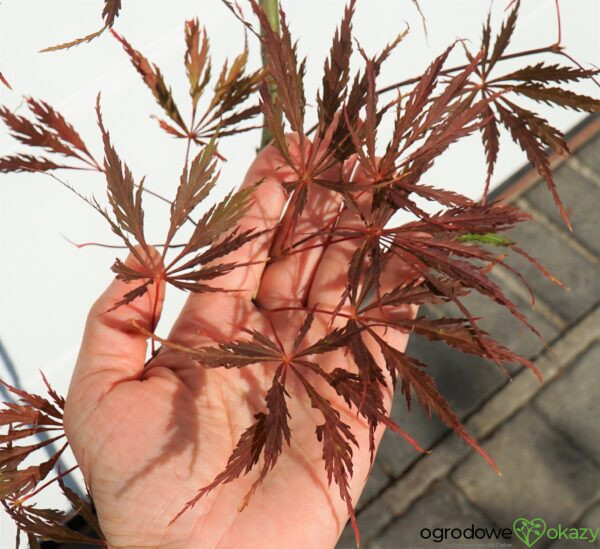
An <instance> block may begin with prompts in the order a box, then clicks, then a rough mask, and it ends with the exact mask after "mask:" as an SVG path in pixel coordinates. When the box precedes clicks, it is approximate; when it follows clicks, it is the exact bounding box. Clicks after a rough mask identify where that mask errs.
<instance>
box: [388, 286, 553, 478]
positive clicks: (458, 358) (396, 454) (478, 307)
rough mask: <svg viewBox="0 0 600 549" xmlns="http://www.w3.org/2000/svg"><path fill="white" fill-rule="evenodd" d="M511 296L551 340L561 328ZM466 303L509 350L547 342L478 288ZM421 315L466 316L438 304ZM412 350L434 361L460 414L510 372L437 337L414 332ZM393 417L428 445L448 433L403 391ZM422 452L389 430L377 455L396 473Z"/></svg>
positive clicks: (433, 371) (529, 349) (532, 349)
mask: <svg viewBox="0 0 600 549" xmlns="http://www.w3.org/2000/svg"><path fill="white" fill-rule="evenodd" d="M507 295H508V297H509V298H510V299H511V300H512V301H514V302H515V303H516V304H517V305H518V306H519V307H520V309H521V310H522V312H523V314H525V315H526V316H528V318H529V319H530V321H531V322H532V323H533V324H534V325H535V326H536V328H537V330H538V331H539V332H540V333H541V335H542V337H543V338H544V340H546V341H550V340H551V339H553V338H554V337H555V336H556V335H557V333H558V328H556V327H555V326H553V325H552V324H551V323H550V322H549V321H548V320H546V319H545V318H544V317H543V316H542V315H541V314H539V313H537V312H536V311H533V310H532V309H531V307H530V306H528V304H527V303H526V302H525V301H524V300H523V299H522V298H520V297H519V296H518V295H516V294H514V293H512V292H510V291H507ZM465 302H466V304H467V306H468V307H470V308H471V309H472V310H473V312H474V314H475V315H477V316H481V317H482V320H481V322H480V325H481V327H482V329H484V330H486V331H488V332H489V333H490V334H493V336H494V337H495V338H497V339H498V340H499V341H500V342H501V343H503V344H504V345H506V346H507V347H509V348H510V349H512V350H514V351H515V352H517V353H520V354H523V355H524V356H526V357H528V358H531V357H533V356H534V355H535V354H537V353H538V352H539V351H540V350H541V349H542V347H543V341H542V340H540V339H539V338H538V337H537V336H536V335H535V334H533V333H531V332H530V331H529V330H527V329H526V328H524V327H523V326H522V325H520V323H519V321H518V320H517V319H515V318H514V317H512V315H511V314H510V312H508V311H506V310H505V309H504V307H501V306H500V305H498V304H496V303H493V302H492V301H490V300H489V299H487V298H485V297H484V296H482V295H480V294H478V293H473V294H472V295H471V296H469V297H468V298H467V300H466V301H465ZM422 314H424V315H426V316H431V317H439V316H442V315H444V314H445V315H449V316H462V315H461V314H460V313H459V311H458V310H457V309H456V308H455V307H454V306H453V305H451V306H445V307H443V308H440V307H438V308H436V309H435V310H434V309H433V308H430V307H427V308H423V310H422ZM407 352H408V354H409V355H410V356H413V357H415V358H418V359H419V360H421V361H422V362H424V363H425V364H427V365H428V366H429V373H430V375H431V376H432V377H433V378H434V379H435V381H436V384H437V386H438V388H439V390H440V392H441V393H442V395H444V396H445V397H446V399H447V400H448V401H449V402H450V404H451V406H452V407H453V408H454V410H455V411H456V413H457V414H458V415H459V416H460V417H465V416H466V415H467V414H469V413H471V412H472V411H473V410H475V409H477V408H478V407H479V406H480V405H481V404H482V403H483V402H484V401H485V400H487V399H488V398H489V397H490V395H491V394H493V393H494V392H495V391H496V390H498V389H499V388H500V387H501V386H502V385H503V384H505V383H506V382H507V377H506V375H505V373H504V372H502V370H501V369H500V368H499V367H498V366H497V365H496V364H494V363H492V362H491V361H488V360H484V359H482V358H480V357H476V356H472V355H468V354H465V353H462V352H461V351H458V350H457V349H452V348H451V347H448V346H447V345H446V344H444V343H442V342H432V341H429V340H428V339H426V338H423V337H420V336H417V335H413V336H412V337H411V339H410V342H409V345H408V349H407ZM507 369H508V371H509V372H510V373H511V374H513V373H514V372H515V371H516V370H517V369H518V368H517V367H515V366H514V365H513V366H511V365H508V367H507ZM392 417H393V419H394V421H396V422H397V423H398V424H399V425H401V426H402V427H403V428H404V429H405V430H406V431H407V432H408V433H410V434H411V435H412V436H413V437H414V438H415V439H416V440H417V441H418V442H419V443H420V444H421V445H422V446H423V447H425V448H431V447H432V446H433V445H434V444H435V443H436V442H438V441H439V440H440V439H441V438H442V437H443V436H444V435H445V434H447V432H448V429H447V428H446V427H445V426H444V425H443V424H442V423H441V422H440V421H438V420H437V419H436V418H435V417H434V418H432V419H429V417H428V416H427V414H426V413H425V412H424V411H423V409H422V408H421V407H420V405H419V403H418V402H417V401H416V399H413V405H412V408H411V412H410V413H409V412H408V410H407V409H406V404H405V400H404V397H403V396H402V395H401V394H400V393H399V392H398V393H397V394H396V398H395V399H394V405H393V408H392ZM420 457H421V456H420V454H418V453H416V452H415V451H414V449H413V448H412V446H410V444H407V443H406V441H405V440H403V439H402V438H401V437H399V436H398V435H396V434H394V433H391V432H389V431H388V432H386V434H385V435H384V437H383V440H382V443H381V446H380V449H379V453H378V460H379V462H380V463H381V467H382V468H383V469H384V471H385V472H386V473H387V474H388V475H390V476H391V477H393V478H397V477H398V476H400V475H401V474H402V472H403V471H405V470H406V469H407V468H408V467H409V466H410V465H411V464H412V463H413V462H414V461H416V460H417V459H419V458H420Z"/></svg>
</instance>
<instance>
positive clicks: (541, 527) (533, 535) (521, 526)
mask: <svg viewBox="0 0 600 549" xmlns="http://www.w3.org/2000/svg"><path fill="white" fill-rule="evenodd" d="M513 530H514V531H515V534H516V536H517V537H518V538H519V539H520V540H521V541H522V542H523V543H524V544H525V545H527V547H531V546H532V545H533V544H534V543H536V542H537V541H539V539H540V538H541V537H542V536H543V535H544V532H545V531H546V523H545V522H544V521H543V520H542V519H541V518H535V519H533V520H527V519H524V518H518V519H517V520H515V522H514V523H513Z"/></svg>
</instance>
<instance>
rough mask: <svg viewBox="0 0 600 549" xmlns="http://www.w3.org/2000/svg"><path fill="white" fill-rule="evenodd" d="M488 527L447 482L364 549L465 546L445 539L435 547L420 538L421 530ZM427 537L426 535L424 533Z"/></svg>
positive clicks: (461, 541)
mask: <svg viewBox="0 0 600 549" xmlns="http://www.w3.org/2000/svg"><path fill="white" fill-rule="evenodd" d="M471 524H474V525H475V527H476V528H478V527H482V528H485V527H488V528H489V527H490V526H492V524H490V522H489V521H488V520H487V519H486V518H485V517H484V516H483V515H482V514H481V513H480V512H479V511H478V510H477V509H475V508H474V507H473V506H472V505H470V504H469V502H468V501H467V500H466V498H465V497H464V496H463V495H462V494H461V493H460V492H459V491H458V490H456V489H455V488H454V487H453V486H452V485H451V484H450V483H449V482H447V481H442V482H439V483H436V484H434V485H433V486H432V487H431V488H430V489H429V491H428V492H427V494H426V495H425V496H423V498H421V499H420V500H419V501H417V502H416V503H415V505H413V506H412V507H411V509H410V511H408V512H407V513H406V514H405V515H402V516H401V517H399V518H397V519H395V520H394V522H393V523H392V525H391V526H390V527H388V528H387V529H386V530H385V531H383V532H382V533H381V535H379V536H377V537H376V538H375V539H374V540H373V541H372V542H370V543H369V544H368V545H367V547H368V548H369V549H404V548H407V549H408V548H410V549H420V548H431V547H436V546H438V545H439V546H444V545H445V544H447V543H465V542H467V543H468V540H464V539H459V540H455V539H448V540H445V541H443V542H441V543H439V542H438V543H436V542H435V541H433V539H431V538H430V539H424V538H423V537H421V531H422V530H423V529H426V528H427V529H429V530H430V531H433V529H435V528H460V529H464V528H469V527H470V526H471ZM425 535H426V536H427V532H425Z"/></svg>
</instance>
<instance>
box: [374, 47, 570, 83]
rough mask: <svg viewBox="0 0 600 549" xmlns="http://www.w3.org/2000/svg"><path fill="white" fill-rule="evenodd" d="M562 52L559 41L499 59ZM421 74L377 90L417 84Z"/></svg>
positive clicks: (449, 71) (466, 66) (446, 71)
mask: <svg viewBox="0 0 600 549" xmlns="http://www.w3.org/2000/svg"><path fill="white" fill-rule="evenodd" d="M561 52H562V46H561V45H560V44H559V43H557V44H552V45H551V46H544V47H543V48H535V49H532V50H524V51H520V52H516V53H509V54H507V55H503V56H502V57H500V59H498V61H506V60H507V59H515V58H517V57H525V56H529V55H538V54H540V53H561ZM468 67H469V65H459V66H457V67H452V68H450V69H446V70H443V71H441V72H440V75H442V76H447V75H449V74H452V73H455V72H458V71H464V70H465V69H466V68H468ZM421 78H422V77H421V76H415V77H413V78H408V79H407V80H402V81H401V82H397V83H396V84H391V85H389V86H386V87H385V88H381V89H379V90H377V94H379V95H381V94H384V93H387V92H390V91H393V90H397V89H398V88H402V87H404V86H409V85H410V84H416V83H417V82H419V80H421Z"/></svg>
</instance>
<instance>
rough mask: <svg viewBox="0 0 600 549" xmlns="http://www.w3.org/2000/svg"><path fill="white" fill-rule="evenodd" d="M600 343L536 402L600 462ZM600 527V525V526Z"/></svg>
mask: <svg viewBox="0 0 600 549" xmlns="http://www.w3.org/2000/svg"><path fill="white" fill-rule="evenodd" d="M599 365H600V341H599V342H596V343H595V344H593V345H592V346H591V347H589V348H588V349H587V350H586V351H585V352H584V353H583V354H582V355H581V356H580V357H579V358H578V359H577V360H576V362H575V364H574V365H573V366H572V367H571V368H569V369H568V370H567V371H565V372H564V375H562V376H561V377H560V378H558V379H557V380H556V381H554V382H553V383H552V384H550V385H549V386H548V387H547V388H546V389H545V390H544V391H543V392H542V393H541V394H540V396H539V397H538V398H537V399H536V405H537V406H538V407H539V408H540V410H541V411H542V413H543V414H544V415H545V416H546V417H547V418H548V419H549V420H550V423H551V424H552V425H554V426H556V427H557V428H558V429H560V430H561V431H562V432H563V433H564V434H565V435H566V436H567V438H569V439H571V440H572V441H573V442H574V443H575V444H576V445H577V447H578V448H579V449H582V450H583V451H584V452H586V453H587V455H588V456H589V457H590V458H592V459H595V460H597V461H599V462H600V429H598V420H599V418H600V384H599V383H598V366H599ZM598 527H600V524H598Z"/></svg>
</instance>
